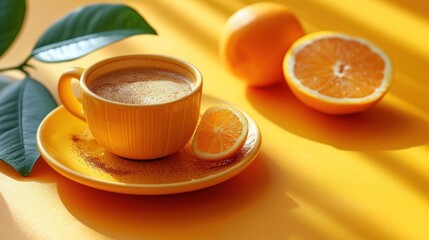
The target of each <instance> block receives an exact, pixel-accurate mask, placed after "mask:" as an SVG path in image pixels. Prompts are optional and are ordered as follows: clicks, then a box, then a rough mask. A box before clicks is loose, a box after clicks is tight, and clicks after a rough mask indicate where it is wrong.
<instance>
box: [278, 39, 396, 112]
mask: <svg viewBox="0 0 429 240" xmlns="http://www.w3.org/2000/svg"><path fill="white" fill-rule="evenodd" d="M283 70H284V74H285V78H286V81H287V83H288V85H289V87H290V89H291V90H292V92H293V93H294V94H295V95H296V96H297V97H298V98H299V99H300V100H302V102H304V103H305V104H307V105H308V106H310V107H312V108H314V109H317V110H319V111H322V112H325V113H329V114H349V113H356V112H360V111H364V110H367V109H368V108H370V107H372V106H373V105H374V104H376V103H377V102H378V101H380V100H381V98H382V97H383V96H384V95H385V94H386V92H387V91H388V89H389V87H390V85H391V79H392V66H391V62H390V60H389V57H388V56H387V55H386V53H384V52H383V51H382V50H381V49H379V48H378V47H376V46H375V45H374V44H373V43H370V42H369V41H367V40H364V39H362V38H358V37H353V36H349V35H346V34H342V33H337V32H325V31H323V32H316V33H312V34H308V35H306V36H304V37H302V38H300V39H298V40H297V41H296V42H295V43H294V44H293V45H292V46H291V48H290V49H289V50H288V52H287V54H286V56H285V59H284V62H283Z"/></svg>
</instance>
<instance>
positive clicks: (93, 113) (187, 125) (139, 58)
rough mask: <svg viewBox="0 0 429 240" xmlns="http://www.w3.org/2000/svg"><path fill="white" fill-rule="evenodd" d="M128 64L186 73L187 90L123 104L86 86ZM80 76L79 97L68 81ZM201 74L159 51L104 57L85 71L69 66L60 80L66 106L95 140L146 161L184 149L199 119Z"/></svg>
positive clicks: (109, 147)
mask: <svg viewBox="0 0 429 240" xmlns="http://www.w3.org/2000/svg"><path fill="white" fill-rule="evenodd" d="M129 68H133V69H135V68H159V69H166V70H168V71H172V72H174V73H177V74H180V75H182V76H185V77H186V78H187V79H188V80H189V81H190V82H191V83H192V91H191V93H190V94H188V95H186V96H184V97H181V98H178V99H175V100H173V101H171V102H167V103H159V104H147V105H137V104H127V103H119V102H116V101H111V100H108V99H105V98H102V97H100V96H98V95H96V94H94V93H93V92H91V90H90V89H89V88H88V85H90V84H91V82H92V81H94V79H97V78H98V77H100V76H102V75H105V74H109V73H111V72H114V71H118V70H124V69H129ZM72 79H78V80H80V89H81V98H82V99H81V101H79V100H78V99H77V98H76V97H75V96H74V94H73V92H72V87H71V80H72ZM202 81H203V80H202V76H201V73H200V72H199V71H198V69H197V68H195V67H194V66H193V65H191V64H189V63H187V62H185V61H182V60H180V59H177V58H172V57H167V56H161V55H129V56H120V57H115V58H111V59H106V60H103V61H100V62H97V63H95V64H93V65H92V66H90V67H88V68H87V69H83V68H71V69H69V70H67V71H65V72H64V73H63V74H62V76H61V77H60V80H59V83H58V93H59V97H60V100H61V102H62V103H63V105H64V107H65V108H66V109H67V110H68V111H69V112H70V113H72V114H73V115H75V116H76V117H78V118H80V119H82V120H84V121H86V122H87V124H88V126H89V129H90V131H91V133H92V135H93V136H94V138H95V140H96V141H97V142H98V143H99V144H100V145H101V146H103V147H104V148H105V149H106V150H107V151H109V152H111V153H114V154H116V155H118V156H121V157H124V158H129V159H135V160H147V159H156V158H160V157H164V156H167V155H169V154H172V153H174V152H176V151H177V150H179V149H180V148H182V147H184V146H185V145H186V143H187V142H188V141H189V140H190V138H191V137H192V134H193V132H194V130H195V127H196V125H197V122H198V118H199V113H200V105H201V95H202Z"/></svg>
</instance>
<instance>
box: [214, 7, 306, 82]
mask: <svg viewBox="0 0 429 240" xmlns="http://www.w3.org/2000/svg"><path fill="white" fill-rule="evenodd" d="M303 35H304V30H303V28H302V26H301V24H300V23H299V21H298V19H297V18H296V17H295V15H294V14H293V13H292V11H291V10H289V9H288V8H287V7H286V6H284V5H281V4H278V3H270V2H258V3H254V4H251V5H248V6H245V7H243V8H241V9H240V10H238V11H237V12H235V13H234V14H233V15H231V16H230V17H229V18H228V20H227V22H226V24H225V26H224V28H223V32H222V35H221V40H220V57H221V60H222V61H223V62H224V64H225V65H226V66H227V67H228V69H229V70H230V71H231V72H232V73H233V74H235V75H236V76H238V77H240V78H241V79H243V80H245V81H246V82H247V83H248V84H249V85H250V86H268V85H273V84H276V83H279V82H282V81H284V75H283V68H282V62H283V58H284V56H285V54H286V52H287V50H288V49H289V47H290V46H291V45H292V43H293V42H294V41H295V40H297V39H298V38H300V37H301V36H303Z"/></svg>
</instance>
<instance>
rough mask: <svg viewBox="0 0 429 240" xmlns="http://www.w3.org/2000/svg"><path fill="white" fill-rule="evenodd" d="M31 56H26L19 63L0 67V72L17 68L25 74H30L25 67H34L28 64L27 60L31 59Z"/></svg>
mask: <svg viewBox="0 0 429 240" xmlns="http://www.w3.org/2000/svg"><path fill="white" fill-rule="evenodd" d="M31 57H32V55H30V56H28V57H27V58H26V59H25V60H24V61H23V62H22V63H21V64H19V65H17V66H14V67H8V68H3V69H0V72H6V71H11V70H19V71H21V72H23V73H24V74H25V75H27V76H30V74H29V73H28V71H27V70H26V69H25V68H27V67H28V68H34V66H33V65H30V64H28V61H29V60H30V59H31Z"/></svg>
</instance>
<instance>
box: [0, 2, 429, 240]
mask: <svg viewBox="0 0 429 240" xmlns="http://www.w3.org/2000/svg"><path fill="white" fill-rule="evenodd" d="M93 2H97V1H90V0H73V1H71V0H68V1H55V0H30V1H28V10H27V17H26V21H25V25H24V26H23V29H22V32H21V34H20V35H19V37H18V39H17V40H16V41H15V43H14V45H13V47H12V48H11V49H9V51H8V52H7V53H6V54H5V55H4V56H3V57H2V59H0V67H8V66H14V65H16V64H18V63H20V62H21V61H23V60H24V59H25V57H26V56H28V54H29V53H30V51H31V49H32V47H33V46H34V44H35V43H36V41H37V39H38V37H39V36H40V35H41V34H42V33H43V32H44V31H45V30H46V29H47V28H48V27H49V26H50V25H51V24H52V23H53V22H54V21H55V20H57V19H59V18H60V17H62V16H64V15H65V14H66V13H68V12H69V11H71V10H72V9H74V8H76V7H78V6H81V5H84V4H88V3H93ZM105 2H115V1H105ZM116 2H120V1H116ZM125 2H126V3H127V4H129V5H130V6H132V7H134V8H135V9H137V10H138V12H139V13H140V14H142V15H143V16H144V17H145V18H146V20H147V21H148V22H149V23H150V24H151V25H152V26H153V27H154V28H155V29H156V30H157V31H158V36H152V35H138V36H134V37H131V38H128V39H125V40H123V41H120V42H117V43H115V44H113V45H110V46H108V47H106V48H103V49H101V50H98V51H96V52H94V53H92V54H90V55H88V56H85V57H83V58H81V59H78V60H75V61H71V62H66V63H56V64H47V63H41V62H38V61H37V60H34V59H33V60H31V61H30V64H32V65H34V66H35V69H33V70H30V73H31V74H32V76H33V77H34V78H36V79H38V80H39V81H40V82H42V83H43V84H44V85H45V86H46V87H47V88H48V89H49V90H50V91H51V92H52V93H53V94H54V96H55V97H56V99H58V98H57V94H56V83H57V79H58V77H59V75H60V74H61V73H62V71H63V70H65V69H67V68H69V67H75V66H82V67H85V66H88V65H89V64H91V63H93V62H95V61H98V60H100V59H104V58H108V57H113V56H117V55H124V54H134V53H153V54H167V55H172V56H176V57H179V58H182V59H185V60H187V61H189V62H191V63H193V64H194V65H196V66H197V68H199V69H200V71H201V72H202V74H203V76H204V90H203V91H204V94H207V95H211V96H216V97H219V98H221V99H223V100H225V101H229V102H231V103H233V104H235V105H237V106H239V107H241V108H242V109H244V110H245V111H246V112H247V113H248V114H249V115H251V116H252V117H253V118H254V119H255V120H256V122H257V123H258V124H259V127H260V128H261V132H262V138H263V143H262V148H261V152H260V154H259V156H258V157H257V159H256V160H255V161H254V162H253V163H252V164H251V166H250V167H249V168H248V169H246V170H245V171H244V172H243V173H241V174H240V175H238V176H236V177H234V178H233V179H231V180H229V181H227V182H225V183H222V184H220V185H217V186H214V187H211V188H208V189H204V190H200V191H195V192H191V193H185V194H177V195H169V196H133V195H122V194H116V193H110V192H104V191H100V190H95V189H92V188H89V187H86V186H83V185H80V184H78V183H75V182H73V181H71V180H69V179H67V178H65V177H63V176H61V175H59V174H58V173H56V172H55V171H54V170H52V169H51V168H50V167H49V166H48V165H47V164H46V163H45V162H44V160H43V159H39V161H38V162H37V164H36V166H35V168H34V170H33V172H32V173H31V175H30V176H29V177H21V176H19V175H18V174H17V173H16V172H15V171H14V170H13V169H12V168H11V167H9V166H8V165H7V164H5V163H3V162H1V163H0V239H224V240H226V239H275V240H277V239H428V237H429V106H428V100H429V79H428V77H427V73H429V70H428V69H429V47H428V45H429V2H427V1H426V0H347V1H342V0H300V1H298V0H281V1H280V0H279V1H278V2H281V3H283V4H285V5H286V6H288V7H289V8H290V9H292V10H293V11H294V12H295V14H296V15H297V16H298V18H299V20H300V21H301V23H302V24H303V26H304V28H305V31H306V32H307V33H309V32H314V31H317V30H337V31H342V32H345V33H349V34H352V35H357V36H361V37H364V38H366V39H368V40H370V41H372V42H374V43H376V44H377V45H378V46H379V47H380V48H382V49H383V50H385V52H387V54H388V55H389V56H390V57H391V59H392V63H393V66H394V79H393V85H392V88H391V90H390V92H389V93H388V94H387V95H386V97H385V98H384V99H383V100H382V101H381V102H380V103H379V104H378V105H377V106H376V107H375V108H373V109H371V110H369V111H367V112H364V113H361V114H357V115H351V116H342V117H333V116H328V115H324V114H321V113H318V112H315V111H313V110H311V109H309V108H307V107H306V106H304V105H303V104H302V103H301V102H299V101H298V100H297V99H296V98H295V97H294V96H293V95H292V93H291V92H290V90H289V89H288V87H287V85H286V84H285V83H284V84H280V85H278V86H274V87H270V88H257V89H255V88H249V87H247V86H246V84H245V83H244V82H243V81H241V80H239V79H237V78H236V77H234V76H232V75H231V74H230V73H229V72H228V71H227V70H226V69H225V68H224V67H223V66H222V64H221V63H220V61H219V58H218V43H219V36H220V33H221V30H222V27H223V25H224V23H225V21H226V19H227V18H228V17H229V16H230V15H231V14H232V13H234V12H235V11H236V10H238V9H239V8H241V7H243V6H245V5H246V4H249V3H251V2H255V1H250V0H242V1H239V0H228V1H226V0H225V1H224V0H183V1H173V0H133V1H131V0H129V1H125ZM10 74H11V75H13V76H19V74H17V73H10Z"/></svg>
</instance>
